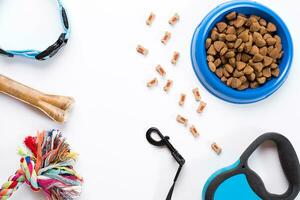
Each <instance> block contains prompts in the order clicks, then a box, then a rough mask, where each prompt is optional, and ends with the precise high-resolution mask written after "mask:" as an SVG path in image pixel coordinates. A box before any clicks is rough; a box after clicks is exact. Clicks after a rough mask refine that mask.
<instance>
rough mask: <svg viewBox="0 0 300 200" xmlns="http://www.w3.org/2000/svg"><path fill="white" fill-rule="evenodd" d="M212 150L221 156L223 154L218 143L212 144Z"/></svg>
mask: <svg viewBox="0 0 300 200" xmlns="http://www.w3.org/2000/svg"><path fill="white" fill-rule="evenodd" d="M211 148H212V150H214V152H216V154H218V155H220V154H221V153H222V148H221V147H220V146H219V145H217V143H215V142H214V143H212V145H211Z"/></svg>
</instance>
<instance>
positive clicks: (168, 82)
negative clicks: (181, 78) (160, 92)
mask: <svg viewBox="0 0 300 200" xmlns="http://www.w3.org/2000/svg"><path fill="white" fill-rule="evenodd" d="M172 86H173V81H172V80H167V83H166V85H165V86H164V91H165V92H169V91H170V89H171V88H172Z"/></svg>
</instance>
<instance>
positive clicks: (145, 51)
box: [136, 45, 149, 56]
mask: <svg viewBox="0 0 300 200" xmlns="http://www.w3.org/2000/svg"><path fill="white" fill-rule="evenodd" d="M136 51H137V52H138V53H140V54H142V55H144V56H146V55H147V54H148V53H149V51H148V49H146V48H145V47H143V46H142V45H137V47H136Z"/></svg>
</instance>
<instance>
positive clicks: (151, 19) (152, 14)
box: [146, 12, 155, 26]
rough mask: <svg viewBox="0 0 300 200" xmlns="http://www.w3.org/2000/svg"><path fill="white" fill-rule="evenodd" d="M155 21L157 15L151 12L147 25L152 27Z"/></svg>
mask: <svg viewBox="0 0 300 200" xmlns="http://www.w3.org/2000/svg"><path fill="white" fill-rule="evenodd" d="M154 19H155V14H154V13H153V12H151V13H150V15H149V17H148V18H147V20H146V24H147V25H148V26H151V25H152V23H153V21H154Z"/></svg>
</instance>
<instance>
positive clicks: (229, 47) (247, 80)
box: [205, 12, 283, 90]
mask: <svg viewBox="0 0 300 200" xmlns="http://www.w3.org/2000/svg"><path fill="white" fill-rule="evenodd" d="M226 19H227V21H225V22H219V23H217V24H216V27H215V28H213V30H212V31H211V35H210V36H209V38H207V39H206V42H205V46H206V49H207V62H208V66H209V69H210V70H211V71H212V72H214V73H215V74H216V76H218V77H219V78H220V79H221V81H222V82H224V83H225V84H227V85H228V86H229V87H231V88H234V89H236V90H245V89H247V88H256V87H258V86H260V85H263V84H265V83H266V82H267V81H268V80H270V79H271V78H272V77H278V76H279V73H280V69H279V67H278V65H279V63H280V60H281V58H282V56H283V50H282V44H281V38H280V37H279V36H278V35H276V31H277V28H276V25H274V24H273V23H271V22H267V21H266V20H265V19H263V18H261V17H259V16H255V15H251V16H250V17H247V16H245V15H242V14H237V13H235V12H231V13H229V14H228V15H227V16H226Z"/></svg>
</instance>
